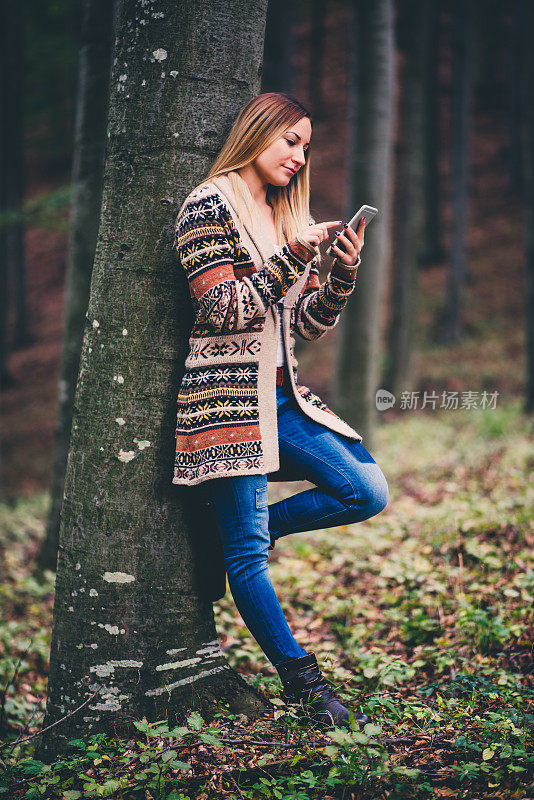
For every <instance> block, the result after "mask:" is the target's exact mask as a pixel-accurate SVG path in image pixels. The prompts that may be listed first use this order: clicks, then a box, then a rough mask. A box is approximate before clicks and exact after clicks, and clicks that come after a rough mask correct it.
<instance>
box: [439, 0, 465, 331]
mask: <svg viewBox="0 0 534 800" xmlns="http://www.w3.org/2000/svg"><path fill="white" fill-rule="evenodd" d="M451 7H452V17H453V31H452V113H451V121H452V144H451V150H452V152H451V181H452V244H451V252H450V263H449V270H448V280H447V290H446V297H445V306H444V309H443V312H442V315H441V318H440V319H439V321H438V330H437V339H438V341H440V342H444V343H446V342H454V341H457V340H458V339H459V338H460V337H461V336H462V333H463V322H462V311H463V293H464V288H465V284H466V280H467V254H466V229H467V214H468V191H469V157H470V136H471V100H472V73H473V28H474V25H473V7H474V0H454V1H453V3H452V6H451Z"/></svg>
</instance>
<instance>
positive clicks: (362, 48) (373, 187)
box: [334, 0, 394, 447]
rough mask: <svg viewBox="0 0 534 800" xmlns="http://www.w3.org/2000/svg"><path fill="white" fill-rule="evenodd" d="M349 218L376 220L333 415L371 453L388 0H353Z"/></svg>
mask: <svg viewBox="0 0 534 800" xmlns="http://www.w3.org/2000/svg"><path fill="white" fill-rule="evenodd" d="M353 10H354V16H353V19H354V28H353V32H352V37H353V38H352V41H353V42H354V43H357V46H355V47H354V51H353V52H354V59H353V61H352V65H351V69H352V97H353V107H352V120H351V126H352V141H351V146H350V153H349V180H350V190H349V195H350V201H349V206H348V209H347V217H346V218H349V219H350V217H351V216H352V215H353V214H354V212H355V211H356V210H357V209H358V208H359V207H360V205H362V203H367V204H369V205H372V206H375V207H376V208H378V211H379V213H378V215H377V217H376V219H375V220H373V222H372V223H371V225H370V226H369V230H368V232H367V233H366V237H365V249H364V251H363V253H362V264H361V266H360V268H359V271H358V277H357V279H356V289H355V291H354V294H353V295H352V296H351V299H350V301H349V304H348V306H347V308H346V309H345V311H344V313H343V314H342V316H341V318H340V321H339V325H338V328H339V329H340V330H339V339H338V341H339V349H338V354H337V363H336V373H335V380H334V397H335V406H336V411H337V412H338V413H340V414H341V416H342V417H343V418H344V419H346V420H347V422H348V423H349V425H353V426H354V427H355V428H356V430H357V431H358V432H359V433H360V434H361V435H362V437H363V438H364V442H365V445H366V447H371V446H372V432H373V427H374V424H375V422H376V405H375V392H376V389H377V380H378V375H379V369H380V366H379V363H378V359H379V355H380V336H381V328H382V320H383V308H384V296H385V288H386V268H387V260H388V257H389V246H390V245H389V227H390V193H391V147H392V125H393V90H394V85H393V78H394V51H393V8H392V3H391V1H390V0H375V2H373V3H367V2H364V0H355V2H354V3H353Z"/></svg>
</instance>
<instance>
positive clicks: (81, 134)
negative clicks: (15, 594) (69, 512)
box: [36, 0, 115, 572]
mask: <svg viewBox="0 0 534 800" xmlns="http://www.w3.org/2000/svg"><path fill="white" fill-rule="evenodd" d="M114 7H115V4H114V3H113V2H110V0H85V3H84V12H83V25H82V40H81V48H80V67H79V78H78V92H77V107H76V120H75V132H74V150H73V167H72V200H71V217H70V238H69V251H68V262H67V272H66V282H65V300H64V313H63V319H64V324H63V347H62V360H61V367H60V379H59V392H58V414H57V423H56V432H55V453H54V468H53V478H52V486H51V506H50V512H49V515H48V523H47V528H46V535H45V538H44V540H43V544H42V546H41V551H40V553H39V555H38V557H37V560H36V567H37V572H39V571H40V570H41V569H51V570H55V568H56V561H57V549H58V538H59V520H60V512H61V506H62V504H63V491H64V488H65V470H66V466H67V455H68V449H69V439H70V430H71V424H72V412H73V405H74V392H75V390H76V378H77V376H78V369H79V366H80V351H81V347H82V339H83V332H84V327H85V313H86V311H87V304H88V302H89V289H90V285H91V272H92V269H93V261H94V257H95V248H96V240H97V235H98V224H99V222H100V205H101V202H102V180H103V177H104V160H105V152H106V130H107V115H108V99H109V80H110V70H111V55H112V51H113V30H114Z"/></svg>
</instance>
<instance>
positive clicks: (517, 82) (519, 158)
mask: <svg viewBox="0 0 534 800" xmlns="http://www.w3.org/2000/svg"><path fill="white" fill-rule="evenodd" d="M529 2H530V0H529ZM525 8H526V3H525V0H514V3H513V8H512V24H511V25H510V34H509V41H508V134H509V146H508V185H509V187H510V191H512V192H517V193H523V188H524V187H523V180H524V176H523V164H524V156H523V146H524V145H523V140H522V136H521V132H522V123H523V117H524V113H525V110H524V108H523V99H524V64H523V59H524V47H523V46H522V37H523V32H524V30H525V24H526V18H525Z"/></svg>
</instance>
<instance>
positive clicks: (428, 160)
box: [414, 0, 445, 267]
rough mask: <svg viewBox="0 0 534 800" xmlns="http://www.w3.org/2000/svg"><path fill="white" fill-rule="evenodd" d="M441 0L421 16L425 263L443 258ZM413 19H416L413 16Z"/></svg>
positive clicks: (432, 0) (432, 2)
mask: <svg viewBox="0 0 534 800" xmlns="http://www.w3.org/2000/svg"><path fill="white" fill-rule="evenodd" d="M441 8H442V2H441V0H426V2H424V3H423V16H424V34H423V41H424V66H423V87H424V89H423V104H424V111H423V115H424V118H423V181H424V203H423V220H424V222H423V234H424V240H423V251H422V253H421V258H420V264H421V266H422V267H425V266H427V265H429V264H437V263H439V262H441V261H443V259H444V257H445V250H444V248H443V224H442V216H441V193H442V181H441V171H440V165H439V159H440V153H441V129H440V119H439V117H440V81H439V54H440V43H441V37H440V31H441V26H440V11H441ZM414 21H415V20H414Z"/></svg>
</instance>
